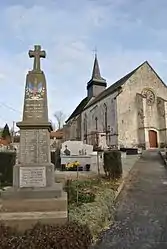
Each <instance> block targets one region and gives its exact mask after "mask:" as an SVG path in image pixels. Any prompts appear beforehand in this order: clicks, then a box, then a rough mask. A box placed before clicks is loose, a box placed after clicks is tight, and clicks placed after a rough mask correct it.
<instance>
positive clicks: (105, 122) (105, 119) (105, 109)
mask: <svg viewBox="0 0 167 249" xmlns="http://www.w3.org/2000/svg"><path fill="white" fill-rule="evenodd" d="M107 123H108V122H107V105H106V104H104V130H105V132H107V127H108V124H107Z"/></svg>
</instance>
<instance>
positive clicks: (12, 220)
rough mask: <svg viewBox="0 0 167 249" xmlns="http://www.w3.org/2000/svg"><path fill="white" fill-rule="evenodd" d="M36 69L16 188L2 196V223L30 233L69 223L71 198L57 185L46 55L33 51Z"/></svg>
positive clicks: (15, 171)
mask: <svg viewBox="0 0 167 249" xmlns="http://www.w3.org/2000/svg"><path fill="white" fill-rule="evenodd" d="M29 55H30V57H34V58H35V59H34V67H33V70H32V71H29V72H28V74H27V77H26V86H25V98H24V109H23V120H22V121H21V122H19V123H17V126H18V127H19V128H20V145H19V154H18V164H17V165H15V166H14V169H13V187H11V188H8V189H6V190H5V191H2V192H1V198H0V220H2V221H4V223H5V224H7V225H10V226H15V225H17V226H18V228H20V229H23V230H24V229H27V228H30V227H31V226H32V225H34V224H35V223H36V222H38V221H40V222H43V223H52V224H55V223H62V222H65V221H67V195H66V193H64V192H63V188H62V185H61V184H56V183H55V174H54V165H53V164H51V158H50V157H51V156H50V131H51V130H52V126H51V123H50V122H49V121H48V105H47V87H46V79H45V75H44V73H43V71H41V69H40V57H45V51H41V48H40V46H35V50H34V51H29Z"/></svg>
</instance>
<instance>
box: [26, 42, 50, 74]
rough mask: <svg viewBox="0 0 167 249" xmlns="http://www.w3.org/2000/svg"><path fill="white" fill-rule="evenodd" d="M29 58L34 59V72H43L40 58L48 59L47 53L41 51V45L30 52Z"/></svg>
mask: <svg viewBox="0 0 167 249" xmlns="http://www.w3.org/2000/svg"><path fill="white" fill-rule="evenodd" d="M29 57H30V58H34V66H33V70H34V71H41V67H40V58H45V57H46V52H45V51H44V50H41V46H40V45H35V46H34V50H29Z"/></svg>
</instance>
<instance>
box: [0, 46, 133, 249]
mask: <svg viewBox="0 0 167 249" xmlns="http://www.w3.org/2000/svg"><path fill="white" fill-rule="evenodd" d="M45 56H46V53H45V51H42V50H41V47H40V46H39V45H38V46H37V45H36V46H35V47H34V50H30V51H29V57H30V58H31V57H33V58H34V65H33V69H32V70H31V71H29V72H28V73H27V76H26V84H25V96H24V107H23V117H22V120H21V121H20V122H18V123H17V126H18V128H19V129H20V143H19V147H18V149H15V148H8V146H7V145H4V146H3V149H2V150H1V151H0V161H1V165H0V221H1V224H0V241H1V249H6V248H11V249H12V248H19V249H23V248H48V249H49V248H76V249H77V248H78V249H79V248H80V249H82V248H89V246H90V245H91V244H92V243H93V241H95V240H96V239H97V238H98V235H99V233H100V232H101V231H102V230H104V229H106V228H107V227H109V226H110V225H111V224H112V223H113V219H114V218H113V217H114V201H115V195H116V192H117V190H118V187H119V185H120V183H121V181H122V180H121V179H122V176H123V175H124V163H122V162H124V161H123V160H124V158H126V152H125V151H122V152H121V151H120V150H118V149H111V148H106V149H105V150H104V149H100V148H99V149H97V150H96V151H95V150H94V149H93V146H92V145H88V144H85V143H83V142H82V141H70V140H69V141H65V142H63V143H62V146H61V150H60V155H59V157H60V167H58V168H57V166H56V164H54V163H55V161H54V160H53V161H54V163H52V162H53V161H52V160H51V157H52V158H54V156H53V151H51V146H50V135H49V134H50V132H51V131H52V125H51V123H50V122H49V120H48V104H47V91H46V89H47V84H46V79H45V74H44V72H43V71H42V70H41V67H40V58H45ZM6 129H7V127H6V128H5V131H6ZM5 134H6V135H3V139H4V140H5V139H8V138H9V137H10V134H9V132H6V133H5ZM5 141H6V140H5ZM128 153H129V151H128ZM128 153H127V154H128ZM135 154H136V153H135ZM56 156H57V157H58V154H56ZM122 165H123V166H122ZM128 170H129V169H128ZM69 244H70V245H71V247H69ZM55 245H56V247H54V246H55Z"/></svg>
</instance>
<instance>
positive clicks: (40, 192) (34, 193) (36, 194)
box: [1, 183, 63, 199]
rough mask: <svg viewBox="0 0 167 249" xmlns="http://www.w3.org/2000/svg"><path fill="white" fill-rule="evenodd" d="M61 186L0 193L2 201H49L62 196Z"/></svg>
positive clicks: (12, 188)
mask: <svg viewBox="0 0 167 249" xmlns="http://www.w3.org/2000/svg"><path fill="white" fill-rule="evenodd" d="M62 189H63V188H62V184H61V183H55V184H54V185H53V186H51V187H41V188H14V187H10V188H8V189H6V190H4V191H1V198H2V199H43V198H44V199H49V198H59V197H61V196H62Z"/></svg>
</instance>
